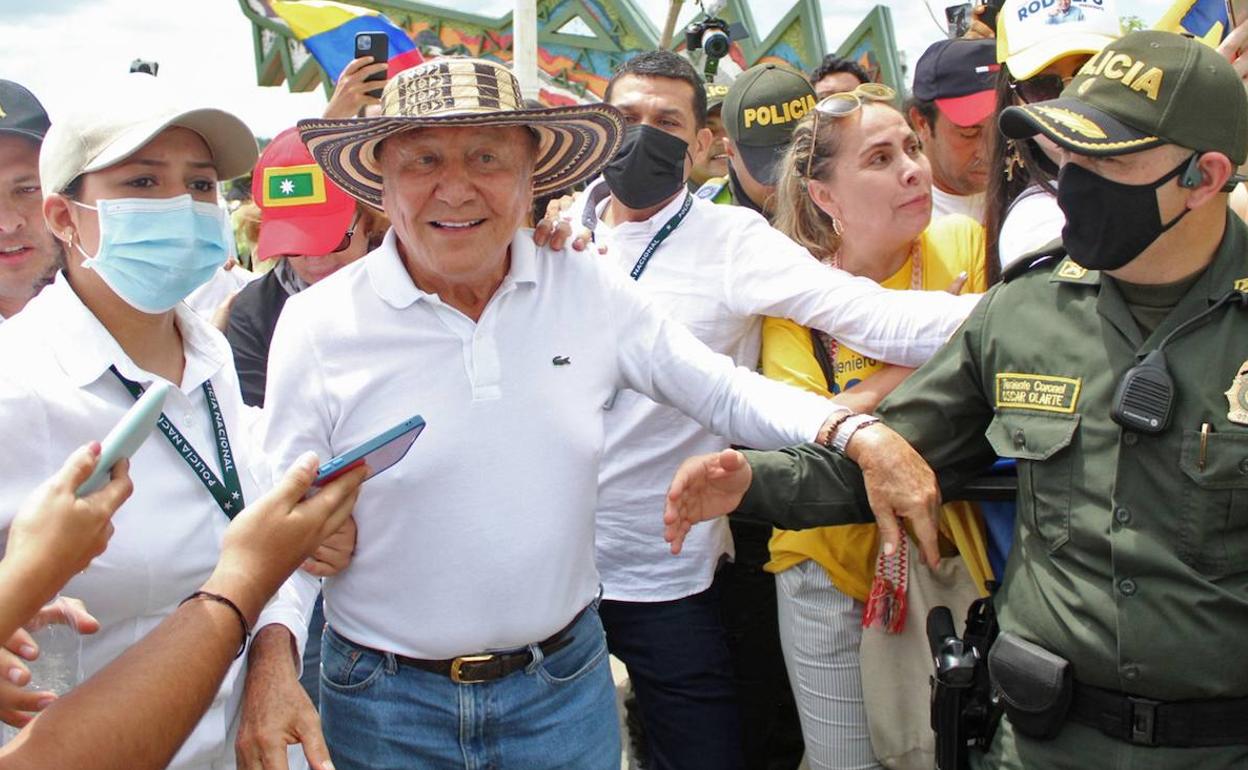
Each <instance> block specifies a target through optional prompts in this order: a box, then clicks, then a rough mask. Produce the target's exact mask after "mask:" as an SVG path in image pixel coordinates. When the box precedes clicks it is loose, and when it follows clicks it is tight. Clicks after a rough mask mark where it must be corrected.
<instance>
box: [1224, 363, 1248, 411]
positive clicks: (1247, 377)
mask: <svg viewBox="0 0 1248 770" xmlns="http://www.w3.org/2000/svg"><path fill="white" fill-rule="evenodd" d="M1226 401H1227V403H1228V404H1230V409H1229V410H1228V411H1227V413H1226V419H1228V420H1230V421H1231V422H1233V423H1236V424H1238V425H1248V361H1245V362H1243V363H1242V364H1240V365H1239V373H1238V374H1236V375H1235V379H1234V380H1231V387H1230V388H1229V389H1228V390H1227V391H1226Z"/></svg>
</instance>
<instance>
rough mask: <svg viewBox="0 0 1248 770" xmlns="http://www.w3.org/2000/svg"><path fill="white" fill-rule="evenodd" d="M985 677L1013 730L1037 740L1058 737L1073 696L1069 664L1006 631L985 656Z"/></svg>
mask: <svg viewBox="0 0 1248 770" xmlns="http://www.w3.org/2000/svg"><path fill="white" fill-rule="evenodd" d="M988 673H989V675H990V676H991V678H992V685H993V694H994V696H996V697H997V698H998V699H999V700H1000V702H1001V705H1002V706H1003V707H1004V708H1005V715H1006V716H1008V717H1009V718H1010V724H1011V725H1013V726H1014V729H1015V730H1017V731H1018V732H1020V733H1022V734H1023V735H1026V736H1027V737H1029V738H1036V739H1039V740H1051V739H1053V738H1055V737H1057V733H1058V732H1059V731H1060V730H1061V729H1062V724H1063V723H1064V722H1065V721H1066V714H1067V712H1068V711H1069V710H1070V701H1071V697H1072V695H1073V694H1074V672H1073V670H1072V667H1071V665H1070V661H1068V660H1066V659H1065V658H1063V657H1061V656H1059V655H1055V654H1054V653H1051V652H1049V651H1048V650H1046V649H1044V648H1043V647H1040V646H1038V645H1036V644H1033V643H1031V642H1029V641H1027V640H1026V639H1023V638H1022V637H1019V636H1015V635H1014V634H1012V633H1009V632H1008V631H1007V632H1005V633H1002V634H1001V635H1000V636H999V637H997V642H996V644H994V645H993V646H992V650H991V651H990V652H989V653H988Z"/></svg>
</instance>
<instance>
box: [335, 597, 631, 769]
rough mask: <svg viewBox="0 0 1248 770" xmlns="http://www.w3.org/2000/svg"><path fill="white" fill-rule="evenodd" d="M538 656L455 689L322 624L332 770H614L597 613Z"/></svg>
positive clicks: (614, 733) (610, 696) (610, 705)
mask: <svg viewBox="0 0 1248 770" xmlns="http://www.w3.org/2000/svg"><path fill="white" fill-rule="evenodd" d="M569 633H570V634H571V635H572V636H573V642H572V643H571V644H570V645H568V646H567V647H564V648H563V649H561V650H558V651H557V652H555V653H554V654H552V655H551V656H550V657H549V658H544V657H543V655H542V653H541V651H540V650H538V649H537V647H536V645H532V646H531V647H530V649H531V650H532V651H533V656H534V657H533V662H532V663H530V664H529V665H528V667H526V668H525V669H523V670H521V671H517V672H515V673H512V674H510V675H509V676H506V677H503V678H502V679H498V680H496V681H493V682H483V683H480V684H456V683H454V682H452V681H451V680H450V679H449V678H447V677H445V676H442V675H440V674H434V673H430V672H428V671H422V670H420V669H417V668H414V667H412V666H405V665H402V664H400V663H399V662H398V661H397V660H396V659H395V657H394V655H392V654H390V653H378V652H374V651H371V650H368V649H366V648H363V647H359V646H357V645H355V644H353V643H351V642H350V641H348V640H346V639H344V638H343V637H341V636H339V635H338V634H336V633H335V632H334V629H333V627H332V626H331V627H326V629H325V635H324V637H322V640H321V721H322V725H323V727H324V730H325V739H326V741H327V742H328V743H329V749H330V754H331V755H332V757H333V761H334V766H335V767H336V768H337V769H338V770H409V768H417V767H418V768H422V770H423V769H424V768H431V769H434V770H441V769H442V768H447V769H448V770H449V769H450V768H463V770H485V769H486V768H490V769H491V770H493V769H494V768H508V769H509V768H523V769H524V770H546V769H549V770H554V769H555V768H567V770H619V767H620V729H619V719H618V716H617V713H616V707H615V686H614V684H613V683H612V681H611V668H610V664H609V663H608V660H607V642H606V638H605V636H604V635H603V631H602V623H601V621H600V620H599V619H598V611H597V607H595V606H590V607H589V608H588V609H587V610H586V611H585V613H584V614H583V615H582V616H581V617H580V619H579V620H578V621H577V622H576V624H575V625H573V626H572V628H571V630H570V631H569Z"/></svg>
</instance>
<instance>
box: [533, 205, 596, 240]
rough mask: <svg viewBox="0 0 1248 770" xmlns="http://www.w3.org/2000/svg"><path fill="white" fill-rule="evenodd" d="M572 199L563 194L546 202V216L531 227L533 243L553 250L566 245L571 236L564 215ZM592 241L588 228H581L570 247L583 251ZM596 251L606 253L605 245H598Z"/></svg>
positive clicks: (568, 223) (592, 237)
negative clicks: (535, 225)
mask: <svg viewBox="0 0 1248 770" xmlns="http://www.w3.org/2000/svg"><path fill="white" fill-rule="evenodd" d="M573 200H574V198H573V197H572V196H571V195H564V196H562V197H559V198H554V199H552V200H551V201H550V202H549V203H547V204H546V216H544V217H542V220H541V221H540V222H538V223H537V227H535V228H533V242H534V243H536V244H537V245H538V246H549V247H550V248H551V249H554V250H555V251H559V250H560V249H562V248H563V247H564V246H565V245H567V243H568V239H569V238H571V237H572V223H571V222H569V221H568V219H567V217H566V216H565V215H566V214H567V212H568V210H569V209H570V208H572V201H573ZM593 242H594V236H593V233H591V232H590V231H589V230H581V233H580V235H578V236H576V238H573V240H572V248H573V250H575V251H584V250H585V249H587V248H589V244H591V243H593ZM598 253H599V254H606V253H607V247H606V246H599V247H598Z"/></svg>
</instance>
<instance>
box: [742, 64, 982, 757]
mask: <svg viewBox="0 0 1248 770" xmlns="http://www.w3.org/2000/svg"><path fill="white" fill-rule="evenodd" d="M894 97H895V94H894V93H893V91H892V89H890V88H888V87H887V86H883V85H880V84H876V83H867V84H863V85H861V86H859V87H858V88H856V89H855V90H854V91H850V92H845V93H838V94H832V95H830V96H828V97H825V98H824V99H823V100H822V101H820V102H819V104H818V106H817V107H816V109H815V110H813V111H812V113H811V114H810V115H809V116H808V117H806V118H805V119H804V120H803V121H802V123H801V124H799V125H798V127H797V129H796V130H795V132H794V134H793V141H792V144H791V145H790V146H789V149H788V151H787V154H786V155H785V157H784V160H783V161H782V171H781V177H780V180H779V185H778V189H777V193H776V197H777V215H776V219H775V222H774V224H775V226H776V228H777V229H779V230H780V231H781V232H783V233H785V234H786V235H788V236H789V237H790V238H793V239H794V240H796V241H797V242H798V243H800V244H802V245H803V246H805V247H806V248H807V249H809V250H810V252H811V254H812V255H814V257H815V258H816V259H819V260H821V261H823V262H826V263H828V264H830V265H833V266H835V267H839V268H841V269H843V270H846V271H848V272H851V273H855V274H857V275H863V276H867V277H869V278H872V279H873V280H875V281H877V282H878V283H880V285H882V286H884V287H886V288H894V289H929V290H950V291H954V292H956V291H958V290H959V289H960V288H961V285H962V283H963V282H965V284H966V288H967V289H968V290H970V291H975V292H978V291H983V290H984V289H985V288H986V275H985V266H984V237H983V228H982V227H980V226H979V224H978V223H976V222H975V221H973V220H971V219H970V218H968V217H965V216H961V215H952V216H948V217H942V218H940V219H938V220H936V221H935V222H932V221H931V211H932V198H931V184H932V181H931V168H930V166H929V165H928V161H927V159H926V158H925V157H924V155H923V152H922V148H921V147H920V144H919V140H918V137H917V136H916V135H915V134H914V131H913V130H912V129H911V128H910V127H909V125H907V123H906V121H905V118H904V117H903V116H902V114H901V112H899V111H898V110H897V109H896V108H895V107H894V106H893V104H892V100H893V99H894ZM762 367H763V372H764V374H766V375H767V376H769V377H773V378H775V379H779V380H782V381H785V382H788V383H790V384H793V385H797V386H799V387H804V388H807V389H808V390H811V391H814V392H816V393H820V394H823V395H825V396H829V397H832V396H835V397H836V399H837V400H838V401H839V402H842V403H846V404H847V405H849V406H851V407H852V408H854V409H855V410H856V411H871V410H873V409H874V408H875V407H876V405H877V404H878V403H879V401H880V400H881V399H882V398H883V397H884V396H886V395H887V394H888V392H889V391H891V390H892V389H893V388H894V387H896V386H897V385H898V384H899V383H900V382H901V381H902V380H904V379H905V377H906V376H908V374H909V371H910V370H907V369H900V368H897V367H889V366H886V365H883V364H882V363H881V362H879V361H876V360H874V359H871V358H867V357H865V356H863V355H861V354H859V353H857V352H855V351H853V350H851V349H849V348H847V347H846V346H844V345H840V344H839V343H838V342H837V340H835V339H833V338H830V337H828V336H827V335H824V334H822V333H819V332H812V331H811V330H809V329H806V328H803V327H801V326H798V325H797V324H794V323H792V322H790V321H787V320H781V319H774V318H769V319H767V320H766V321H765V323H764V326H763V350H762ZM943 529H944V534H945V536H946V537H945V538H943V539H942V542H943V543H944V545H945V546H946V549H945V550H946V551H948V552H950V553H952V552H954V549H955V547H956V549H957V550H958V551H960V552H961V553H963V554H964V555H966V556H965V560H966V562H967V566H968V568H969V571H970V573H971V575H972V577H973V578H974V580H975V582H976V584H977V585H978V587H979V588H980V590H981V591H982V590H983V586H984V581H985V580H986V579H990V578H991V573H990V571H989V568H988V566H987V560H986V557H985V555H984V546H983V534H982V525H981V524H980V523H979V521H978V518H977V517H976V515H975V513H974V512H973V511H972V510H971V509H970V507H969V506H967V505H966V504H953V505H946V507H945V523H944V527H943ZM878 541H879V538H878V531H877V529H876V527H875V525H874V524H871V525H853V526H844V527H825V528H820V529H811V530H805V531H801V532H788V531H782V530H777V531H776V532H775V534H774V536H773V537H772V541H771V553H772V560H771V562H770V563H769V564H768V570H769V571H772V572H774V573H776V593H777V599H778V602H779V616H780V636H781V644H782V647H783V650H784V657H785V664H786V666H787V667H788V671H789V678H790V680H791V681H792V683H793V688H794V696H795V698H796V700H797V703H798V710H799V712H800V715H801V720H802V731H803V734H804V737H805V740H806V751H807V762H808V763H809V765H810V767H811V768H812V769H813V770H824V769H830V768H873V767H878V766H879V764H878V762H877V759H876V756H875V754H874V753H873V751H872V745H871V739H870V732H869V730H868V725H867V718H866V710H865V707H864V705H863V685H862V679H861V674H860V669H859V654H858V653H859V644H860V640H861V636H862V626H863V625H864V612H866V613H867V616H866V618H865V619H866V621H867V622H868V623H880V624H882V625H886V626H892V627H893V630H895V626H896V623H895V622H890V620H891V621H895V618H896V616H897V615H898V613H897V610H898V609H899V603H900V602H904V598H903V597H902V595H899V594H898V590H899V587H898V586H890V585H887V584H885V583H884V582H883V581H876V583H875V585H874V586H873V579H874V578H875V575H876V572H877V569H879V566H878V565H877V561H878V558H877V551H878V550H879V549H878ZM890 558H891V557H890ZM883 566H884V569H885V570H886V571H891V569H892V567H893V565H891V564H888V563H884V565H883ZM915 569H918V567H917V565H916V567H915ZM912 571H913V570H912ZM900 591H901V592H903V593H904V587H900ZM869 599H870V601H868V600H869ZM907 632H910V633H921V630H920V629H911V628H908V629H907ZM915 688H916V690H915V693H914V697H915V698H919V699H920V700H922V699H924V697H925V696H924V694H923V693H922V692H920V690H921V689H922V687H921V683H915Z"/></svg>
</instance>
